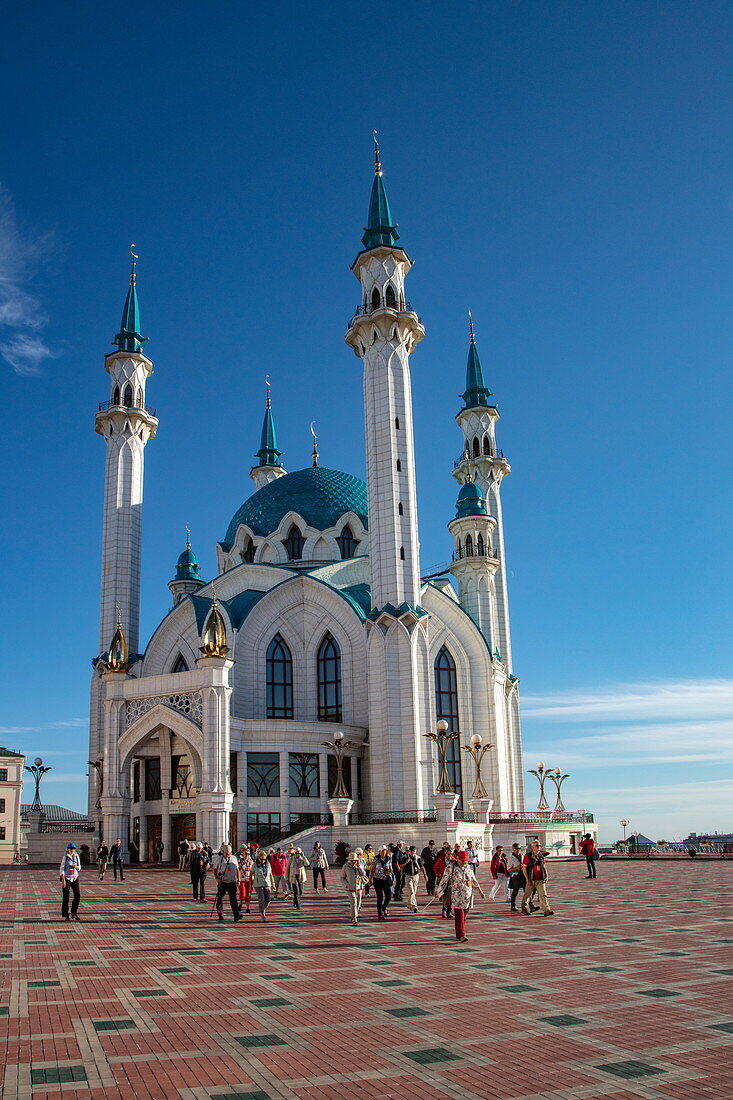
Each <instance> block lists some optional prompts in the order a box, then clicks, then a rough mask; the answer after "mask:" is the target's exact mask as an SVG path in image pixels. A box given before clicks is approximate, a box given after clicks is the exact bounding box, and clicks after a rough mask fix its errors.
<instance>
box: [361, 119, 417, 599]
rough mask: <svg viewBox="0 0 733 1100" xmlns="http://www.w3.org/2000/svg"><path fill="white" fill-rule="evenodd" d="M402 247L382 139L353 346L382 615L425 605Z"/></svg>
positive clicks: (410, 327) (413, 325) (413, 336)
mask: <svg viewBox="0 0 733 1100" xmlns="http://www.w3.org/2000/svg"><path fill="white" fill-rule="evenodd" d="M398 239H399V234H398V232H397V229H396V226H395V225H394V223H393V221H392V214H391V212H390V208H389V200H388V199H387V193H386V191H385V189H384V183H383V181H382V166H381V164H380V162H379V146H378V145H377V144H376V137H375V162H374V183H373V185H372V194H371V199H370V202H369V220H368V225H367V228H366V230H365V232H364V236H363V237H362V243H363V245H364V249H363V251H362V252H360V253H359V255H358V256H357V257H356V260H355V261H354V263H353V265H352V271H353V272H354V274H355V275H356V277H357V279H359V281H360V283H361V305H360V307H359V309H358V310H357V312H356V316H355V317H354V318H353V320H352V321H351V325H350V326H349V330H348V332H347V333H346V343H347V344H348V345H349V346H350V347H351V348H353V349H354V354H355V355H357V356H358V357H359V358H360V359H363V361H364V424H365V436H366V468H367V488H368V496H369V557H370V563H371V581H372V607H373V608H375V609H376V610H380V609H381V608H383V607H384V606H385V605H386V604H392V605H393V606H394V607H399V606H400V604H402V603H408V604H411V605H413V606H417V605H418V604H419V602H420V542H419V538H418V530H417V495H416V491H415V445H414V440H413V430H412V391H411V385H410V353H411V352H412V350H413V348H414V347H415V345H416V344H417V343H418V342H419V341H420V340H422V338H423V336H424V335H425V329H424V328H423V326H422V325H421V324H420V319H419V317H418V316H417V314H416V313H414V312H413V311H412V309H411V307H410V304H409V302H405V290H404V280H405V276H406V275H407V273H408V272H409V270H410V268H411V267H412V261H411V260H410V259H409V257H408V255H407V253H406V252H405V251H404V250H403V249H402V248H400V247H398V246H397V245H396V244H395V241H397V240H398Z"/></svg>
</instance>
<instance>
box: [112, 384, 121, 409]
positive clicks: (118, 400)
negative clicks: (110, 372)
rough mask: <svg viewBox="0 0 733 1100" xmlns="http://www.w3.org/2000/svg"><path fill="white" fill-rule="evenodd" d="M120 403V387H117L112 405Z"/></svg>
mask: <svg viewBox="0 0 733 1100" xmlns="http://www.w3.org/2000/svg"><path fill="white" fill-rule="evenodd" d="M119 403H120V387H119V386H115V389H114V393H113V394H112V404H113V405H119Z"/></svg>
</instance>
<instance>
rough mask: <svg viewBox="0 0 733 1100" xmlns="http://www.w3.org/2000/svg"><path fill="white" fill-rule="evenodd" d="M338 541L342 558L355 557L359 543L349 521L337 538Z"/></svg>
mask: <svg viewBox="0 0 733 1100" xmlns="http://www.w3.org/2000/svg"><path fill="white" fill-rule="evenodd" d="M336 542H337V543H338V548H339V553H340V554H341V557H342V558H353V556H354V554H355V553H356V550H357V547H358V545H359V544H358V543H357V541H356V539H355V538H354V535H353V532H352V530H351V528H350V527H349V525H348V523H347V524H346V526H345V527H344V528H343V529H342V531H341V534H340V535H339V537H338V538H337V539H336Z"/></svg>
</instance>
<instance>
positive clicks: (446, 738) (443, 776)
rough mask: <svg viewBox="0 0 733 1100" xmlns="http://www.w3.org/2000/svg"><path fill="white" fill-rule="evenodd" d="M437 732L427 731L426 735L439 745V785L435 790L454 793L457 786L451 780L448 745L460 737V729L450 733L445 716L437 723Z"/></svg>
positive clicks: (439, 792) (442, 792)
mask: <svg viewBox="0 0 733 1100" xmlns="http://www.w3.org/2000/svg"><path fill="white" fill-rule="evenodd" d="M435 728H436V729H437V731H438V732H437V733H432V732H431V733H426V734H425V736H426V737H427V738H428V740H430V741H433V742H434V743H435V744H436V745H437V746H438V769H439V771H438V786H437V787H436V788H435V790H436V791H437V792H438V794H454V793H455V787H454V786H453V784H452V783H451V781H450V776H449V775H448V746H449V745H450V743H451V741H455V740H456V738H458V737H460V736H461V735H460V733H459V732H458V730H454V731H453V733H448V723H447V722H446V721H445V719H444V718H441V719H440V721H439V722H437V723H436V727H435Z"/></svg>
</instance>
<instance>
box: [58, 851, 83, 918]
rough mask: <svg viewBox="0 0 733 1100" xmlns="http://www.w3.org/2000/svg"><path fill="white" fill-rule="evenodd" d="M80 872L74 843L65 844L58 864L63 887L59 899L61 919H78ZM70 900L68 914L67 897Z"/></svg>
mask: <svg viewBox="0 0 733 1100" xmlns="http://www.w3.org/2000/svg"><path fill="white" fill-rule="evenodd" d="M80 873H81V860H80V859H79V853H78V852H77V850H76V844H67V845H66V851H65V852H64V854H63V856H62V857H61V863H60V864H59V879H60V880H61V886H62V887H63V892H62V900H61V917H62V919H63V920H79V917H78V916H77V910H78V908H79V902H80V901H81V894H80V892H79V875H80ZM70 896H72V901H71V916H69V897H70Z"/></svg>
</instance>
